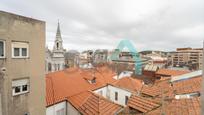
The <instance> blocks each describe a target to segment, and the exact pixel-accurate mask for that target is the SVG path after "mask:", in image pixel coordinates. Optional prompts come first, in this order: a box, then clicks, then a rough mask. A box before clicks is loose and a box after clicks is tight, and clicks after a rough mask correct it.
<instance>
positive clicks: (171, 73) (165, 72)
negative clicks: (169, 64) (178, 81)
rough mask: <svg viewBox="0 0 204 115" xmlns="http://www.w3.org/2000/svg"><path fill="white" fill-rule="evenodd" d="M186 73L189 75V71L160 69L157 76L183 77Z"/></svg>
mask: <svg viewBox="0 0 204 115" xmlns="http://www.w3.org/2000/svg"><path fill="white" fill-rule="evenodd" d="M185 73H189V71H184V70H172V69H159V70H158V71H157V72H156V74H157V75H165V76H176V75H182V74H185Z"/></svg>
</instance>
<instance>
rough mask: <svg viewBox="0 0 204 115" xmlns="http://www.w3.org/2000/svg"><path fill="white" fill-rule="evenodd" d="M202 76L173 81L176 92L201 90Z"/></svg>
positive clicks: (185, 92) (183, 92)
mask: <svg viewBox="0 0 204 115" xmlns="http://www.w3.org/2000/svg"><path fill="white" fill-rule="evenodd" d="M201 83H202V76H198V77H195V78H191V79H186V80H183V81H179V82H175V83H173V89H174V90H175V93H176V94H187V93H194V92H200V91H201Z"/></svg>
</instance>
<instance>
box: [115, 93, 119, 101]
mask: <svg viewBox="0 0 204 115" xmlns="http://www.w3.org/2000/svg"><path fill="white" fill-rule="evenodd" d="M115 100H116V101H117V100H118V92H115Z"/></svg>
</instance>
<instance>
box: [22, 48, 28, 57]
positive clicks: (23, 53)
mask: <svg viewBox="0 0 204 115" xmlns="http://www.w3.org/2000/svg"><path fill="white" fill-rule="evenodd" d="M22 56H27V48H22Z"/></svg>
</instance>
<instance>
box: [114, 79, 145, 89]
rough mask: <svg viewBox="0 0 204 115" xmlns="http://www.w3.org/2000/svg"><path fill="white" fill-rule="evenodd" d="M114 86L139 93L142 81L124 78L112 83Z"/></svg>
mask: <svg viewBox="0 0 204 115" xmlns="http://www.w3.org/2000/svg"><path fill="white" fill-rule="evenodd" d="M113 85H114V86H118V87H121V88H125V89H128V90H131V91H140V89H141V88H142V85H143V84H142V80H139V79H135V78H132V77H124V78H121V79H119V80H117V81H115V82H114V83H113Z"/></svg>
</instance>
